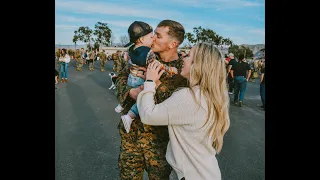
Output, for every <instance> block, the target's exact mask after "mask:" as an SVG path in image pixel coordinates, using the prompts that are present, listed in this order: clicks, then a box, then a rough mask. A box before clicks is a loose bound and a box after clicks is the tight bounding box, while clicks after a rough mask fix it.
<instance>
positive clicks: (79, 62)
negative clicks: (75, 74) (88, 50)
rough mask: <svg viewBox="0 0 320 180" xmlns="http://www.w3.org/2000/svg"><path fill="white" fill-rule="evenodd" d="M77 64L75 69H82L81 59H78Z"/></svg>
mask: <svg viewBox="0 0 320 180" xmlns="http://www.w3.org/2000/svg"><path fill="white" fill-rule="evenodd" d="M76 62H77V68H82V66H83V59H79V60H78V61H76Z"/></svg>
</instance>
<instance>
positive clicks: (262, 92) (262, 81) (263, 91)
mask: <svg viewBox="0 0 320 180" xmlns="http://www.w3.org/2000/svg"><path fill="white" fill-rule="evenodd" d="M265 88H266V86H265V63H264V65H263V66H262V69H261V77H260V96H261V102H262V106H261V108H263V110H265V103H266V99H265V98H266V97H265V95H266V89H265Z"/></svg>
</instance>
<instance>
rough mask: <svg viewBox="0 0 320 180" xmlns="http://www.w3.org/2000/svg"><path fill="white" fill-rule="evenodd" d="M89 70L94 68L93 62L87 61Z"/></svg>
mask: <svg viewBox="0 0 320 180" xmlns="http://www.w3.org/2000/svg"><path fill="white" fill-rule="evenodd" d="M89 68H94V60H93V59H90V61H89Z"/></svg>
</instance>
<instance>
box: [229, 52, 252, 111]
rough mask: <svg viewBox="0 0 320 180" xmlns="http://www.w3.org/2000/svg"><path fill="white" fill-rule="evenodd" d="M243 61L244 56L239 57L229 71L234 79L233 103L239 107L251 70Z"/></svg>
mask: <svg viewBox="0 0 320 180" xmlns="http://www.w3.org/2000/svg"><path fill="white" fill-rule="evenodd" d="M244 60H245V58H244V55H243V54H241V55H239V62H238V63H235V64H234V65H233V66H232V68H231V71H230V72H231V73H230V74H231V77H232V79H234V103H235V104H236V105H239V106H240V107H241V106H242V102H243V99H244V95H245V92H246V88H247V82H248V80H249V79H250V76H251V68H250V66H249V64H248V63H246V62H244ZM239 94H240V95H239ZM238 102H239V104H238Z"/></svg>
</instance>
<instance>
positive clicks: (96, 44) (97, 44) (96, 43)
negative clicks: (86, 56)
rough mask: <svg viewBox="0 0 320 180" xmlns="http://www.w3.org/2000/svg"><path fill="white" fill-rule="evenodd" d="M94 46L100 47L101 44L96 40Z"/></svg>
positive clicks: (95, 47)
mask: <svg viewBox="0 0 320 180" xmlns="http://www.w3.org/2000/svg"><path fill="white" fill-rule="evenodd" d="M93 48H94V49H100V44H99V42H98V41H96V42H95V43H94V45H93Z"/></svg>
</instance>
